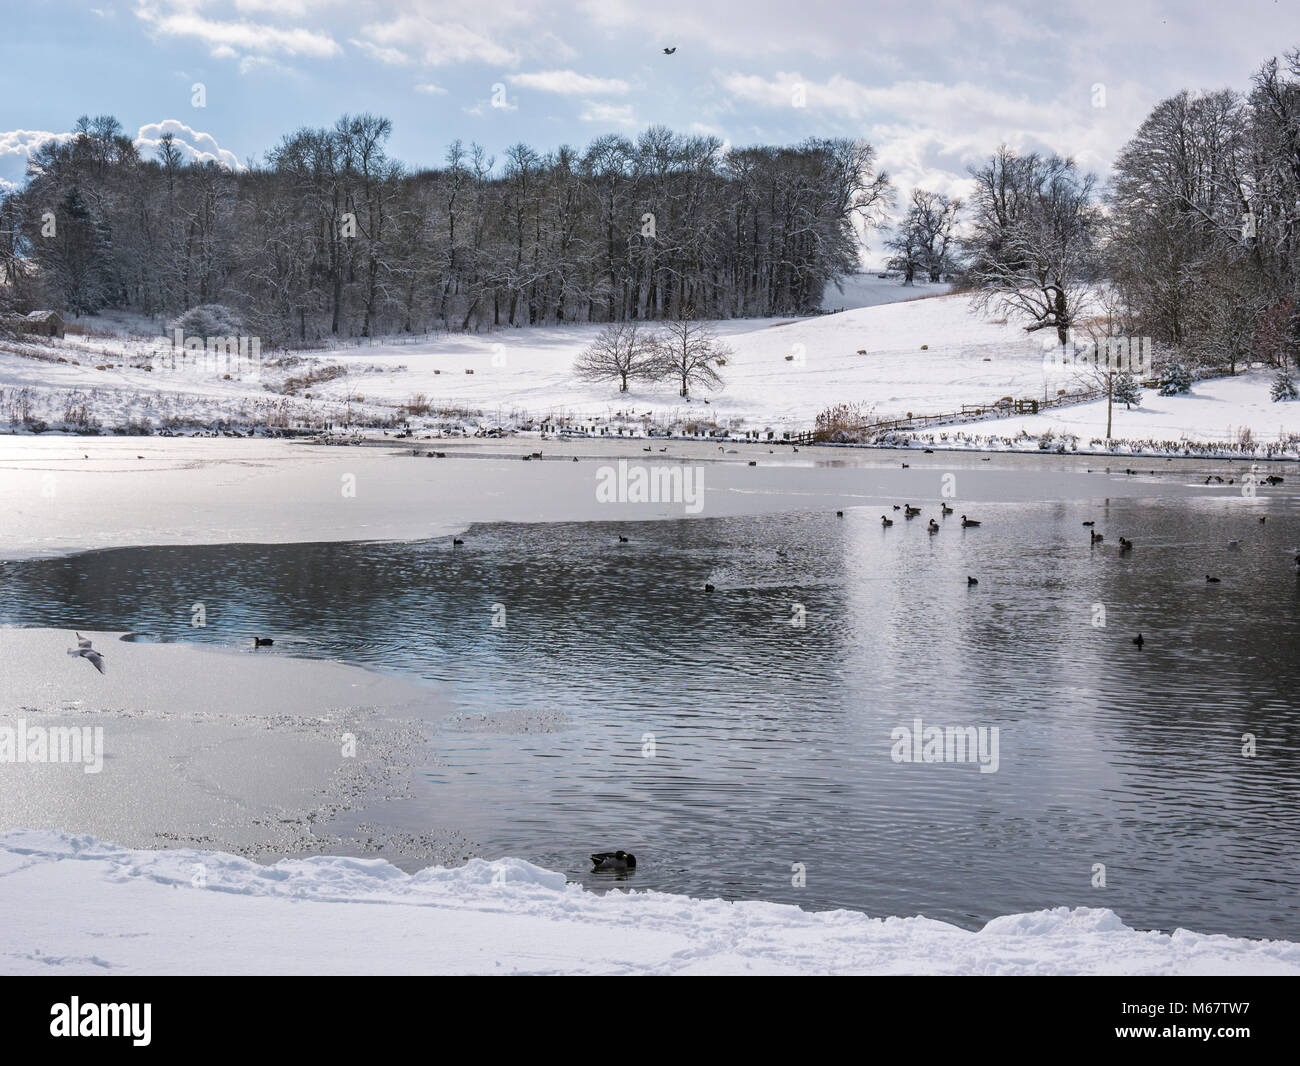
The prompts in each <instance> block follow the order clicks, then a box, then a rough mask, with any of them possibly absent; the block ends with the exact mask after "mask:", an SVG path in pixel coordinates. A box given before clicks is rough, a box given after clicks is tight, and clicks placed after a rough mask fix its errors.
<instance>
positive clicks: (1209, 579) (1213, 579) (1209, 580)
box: [1205, 574, 1222, 585]
mask: <svg viewBox="0 0 1300 1066" xmlns="http://www.w3.org/2000/svg"><path fill="white" fill-rule="evenodd" d="M1221 580H1222V578H1217V577H1210V575H1209V574H1206V575H1205V583H1206V584H1207V585H1217V584H1219V582H1220V581H1221Z"/></svg>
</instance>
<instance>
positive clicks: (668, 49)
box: [664, 45, 677, 56]
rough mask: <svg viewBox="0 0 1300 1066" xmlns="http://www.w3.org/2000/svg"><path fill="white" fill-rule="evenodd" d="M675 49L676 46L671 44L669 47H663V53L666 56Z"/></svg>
mask: <svg viewBox="0 0 1300 1066" xmlns="http://www.w3.org/2000/svg"><path fill="white" fill-rule="evenodd" d="M675 51H677V46H676V45H673V46H672V47H671V48H665V49H664V55H666V56H670V55H672V54H673V53H674V52H675Z"/></svg>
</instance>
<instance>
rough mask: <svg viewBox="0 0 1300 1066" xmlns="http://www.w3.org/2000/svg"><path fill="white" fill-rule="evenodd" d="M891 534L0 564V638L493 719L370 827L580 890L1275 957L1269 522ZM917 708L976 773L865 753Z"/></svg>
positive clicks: (244, 549)
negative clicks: (410, 833)
mask: <svg viewBox="0 0 1300 1066" xmlns="http://www.w3.org/2000/svg"><path fill="white" fill-rule="evenodd" d="M961 509H962V508H959V510H961ZM924 511H925V513H924V516H923V517H921V518H918V519H916V520H914V521H912V522H906V521H904V520H903V518H902V516H901V514H896V513H894V512H893V511H892V510H891V511H889V512H888V513H889V515H890V517H891V518H894V519H896V522H895V525H894V526H893V527H892V528H890V529H884V528H882V527H881V524H880V509H879V507H868V508H865V509H849V510H847V511H846V513H845V517H844V518H843V519H837V518H836V517H835V515H834V513H833V512H827V513H815V514H813V513H791V514H778V515H766V516H762V517H749V518H745V517H734V518H700V519H692V520H681V521H662V522H643V523H619V524H613V523H600V522H588V523H572V524H551V525H493V526H476V527H474V528H472V529H471V530H469V531H468V532H467V533H466V534H464V540H465V544H464V545H463V546H460V547H453V546H452V545H451V543H450V541H447V540H439V541H436V542H425V543H415V544H387V543H382V544H381V543H367V544H311V545H292V546H271V547H264V546H233V547H231V546H227V547H207V548H192V547H191V548H165V549H161V548H153V549H150V548H136V549H123V550H115V551H109V552H96V553H90V554H84V555H78V556H74V557H70V558H66V559H55V560H34V561H28V562H22V563H10V564H8V565H7V566H5V567H4V568H3V570H2V571H0V623H4V624H10V625H48V626H61V627H65V628H72V627H73V626H80V627H81V628H85V629H122V630H126V629H131V630H140V631H143V632H148V633H153V634H160V635H174V636H176V637H177V638H178V639H184V640H194V641H221V642H230V643H236V644H249V645H251V636H252V634H254V633H260V634H272V635H273V636H274V637H275V638H276V647H275V652H274V653H275V654H285V653H289V654H302V655H312V656H328V657H332V658H339V659H344V660H347V661H349V662H355V663H361V664H367V665H371V666H374V667H378V668H382V669H385V670H391V671H396V672H400V673H404V674H408V675H410V674H413V675H416V676H418V677H420V678H423V679H426V680H427V681H429V682H431V683H436V684H438V685H439V686H440V687H442V688H443V689H444V690H445V691H447V692H448V693H450V695H451V698H452V702H453V703H454V704H455V705H456V706H457V708H458V709H459V710H461V711H465V712H471V713H477V712H494V713H497V712H502V711H505V712H508V713H507V714H506V715H505V716H503V717H502V718H500V719H497V720H496V721H498V722H500V723H503V724H502V725H501V727H500V728H495V727H493V725H492V724H491V722H490V721H489V722H487V723H479V724H478V725H476V726H475V727H467V725H466V723H465V722H464V721H463V720H460V721H459V722H458V724H456V725H454V726H445V727H439V728H438V729H437V730H436V731H435V734H434V751H435V755H434V757H433V759H432V764H431V765H429V766H426V767H422V768H421V770H420V773H419V775H418V780H417V785H416V791H417V794H416V797H415V799H414V801H413V802H412V803H411V804H408V805H407V806H406V807H405V808H404V809H403V812H402V814H401V817H402V818H404V819H406V820H407V821H409V822H410V823H411V825H412V828H418V827H419V824H420V823H421V822H424V823H426V824H437V825H449V826H453V827H455V828H458V829H461V830H463V831H465V832H466V833H467V834H468V835H470V836H471V837H473V838H474V839H475V840H477V841H479V842H480V843H481V844H482V845H483V846H484V848H485V849H486V851H487V852H488V853H489V854H494V853H496V854H503V853H508V854H512V855H518V856H521V857H524V858H528V859H530V860H533V861H535V862H537V863H539V864H541V865H544V866H549V867H552V868H558V869H564V870H568V871H569V872H570V873H571V874H572V875H573V876H575V877H576V876H582V877H584V879H588V881H589V883H600V882H596V881H591V880H590V875H588V874H587V873H586V869H585V865H584V864H585V855H586V853H587V852H588V851H590V850H597V849H607V848H608V849H613V848H620V847H621V848H625V849H627V850H630V851H634V852H635V853H636V854H637V856H638V858H639V860H640V863H639V868H638V870H637V871H636V874H635V875H634V877H633V878H632V879H631V880H630V882H628V883H630V884H633V885H635V886H636V887H642V888H645V887H652V888H659V889H664V890H669V891H678V892H690V893H695V894H704V895H724V896H728V897H735V898H739V897H757V898H764V899H773V900H781V901H788V902H794V903H799V904H802V905H804V906H807V907H832V906H848V907H854V908H859V909H863V910H866V911H868V912H869V913H871V914H874V915H889V914H897V915H911V914H917V913H921V914H925V915H928V916H930V917H935V918H941V919H945V920H949V921H955V922H958V923H960V924H963V925H966V926H975V925H978V924H979V923H981V922H983V921H986V920H987V919H989V918H991V917H993V916H995V915H998V914H1005V913H1010V912H1018V911H1026V910H1034V909H1038V908H1042V907H1047V906H1056V905H1062V904H1064V905H1069V906H1078V905H1088V906H1107V907H1111V908H1112V909H1114V910H1116V911H1117V912H1118V913H1119V914H1120V915H1121V916H1123V917H1124V919H1125V920H1126V921H1128V922H1129V923H1130V924H1135V925H1139V926H1147V927H1161V928H1167V929H1171V928H1174V927H1175V926H1180V925H1181V926H1185V927H1188V928H1193V929H1197V930H1201V931H1206V932H1227V933H1233V934H1236V935H1247V936H1282V937H1287V938H1291V939H1300V909H1298V908H1297V903H1296V890H1297V887H1298V886H1300V577H1298V576H1297V567H1296V566H1295V563H1294V555H1295V548H1296V545H1297V543H1298V542H1300V532H1298V531H1297V523H1296V521H1295V513H1296V508H1295V499H1294V497H1290V496H1276V497H1274V498H1272V499H1270V500H1268V501H1263V500H1260V501H1253V502H1252V504H1251V506H1249V507H1247V506H1243V502H1242V501H1240V500H1235V499H1206V498H1200V497H1173V496H1170V497H1159V498H1131V499H1122V500H1112V501H1110V502H1109V503H1103V502H1088V501H1078V502H1057V503H1046V504H1044V503H1025V502H1017V503H1003V504H982V505H980V507H979V517H980V518H981V519H982V521H983V524H982V525H981V527H980V528H978V529H967V530H963V529H961V528H960V527H959V525H958V519H957V516H956V515H954V516H952V517H949V518H946V519H944V520H943V524H942V530H941V532H940V533H939V534H937V535H934V536H930V535H928V534H927V532H926V526H925V523H926V521H927V519H928V518H929V517H930V515H931V514H932V513H937V512H936V507H935V505H927V506H925V508H924ZM1260 514H1267V515H1269V516H1270V518H1271V520H1270V522H1269V523H1267V524H1260V523H1259V522H1258V520H1257V516H1258V515H1260ZM1088 519H1091V520H1095V521H1096V522H1097V527H1096V528H1097V529H1098V530H1101V531H1103V532H1104V533H1105V536H1106V540H1105V542H1104V543H1103V544H1100V545H1098V546H1096V547H1091V546H1090V545H1089V540H1088V531H1087V530H1086V529H1085V528H1084V527H1083V526H1082V524H1081V523H1082V522H1083V521H1084V520H1088ZM620 534H621V535H623V536H626V537H628V538H629V539H628V542H627V543H620V542H619V540H618V537H619V535H620ZM1120 535H1124V536H1127V537H1129V538H1131V539H1132V540H1134V542H1135V543H1136V545H1137V546H1136V548H1135V549H1134V550H1133V551H1132V552H1131V553H1129V554H1125V555H1121V554H1120V553H1119V552H1118V549H1117V546H1116V543H1115V542H1116V541H1117V539H1118V537H1119V536H1120ZM1232 540H1239V541H1240V542H1241V543H1240V547H1239V548H1237V549H1233V548H1230V547H1229V541H1232ZM1207 574H1212V575H1215V576H1219V577H1221V578H1222V582H1221V583H1218V584H1210V583H1207V582H1206V580H1205V578H1206V575H1207ZM968 575H972V576H975V577H976V578H978V581H979V584H978V585H977V586H969V585H968V584H967V576H968ZM706 583H710V584H713V585H714V586H715V590H714V591H713V592H705V591H704V585H705V584H706ZM196 601H202V602H203V603H204V604H205V605H206V608H207V621H208V628H206V629H192V628H190V627H189V624H188V623H189V607H190V605H191V604H192V603H194V602H196ZM495 604H499V605H503V606H504V609H505V623H506V624H505V625H504V626H503V627H494V626H493V625H492V621H493V617H494V605H495ZM795 605H801V606H802V607H803V609H804V611H805V612H806V624H805V625H804V626H802V627H800V626H796V625H792V624H791V619H792V618H793V617H794V615H795V610H796V607H795ZM1103 612H1104V618H1103V616H1102V613H1103ZM498 617H499V611H498ZM1101 621H1104V625H1097V624H1095V623H1097V622H1101ZM1138 632H1142V633H1143V634H1144V636H1145V638H1146V644H1145V647H1144V648H1142V649H1138V648H1136V647H1135V646H1134V645H1133V644H1132V642H1131V638H1132V637H1133V635H1134V634H1136V633H1138ZM251 653H252V651H251V648H250V654H251ZM259 654H266V652H262V653H259ZM918 717H919V718H921V719H922V721H923V722H924V723H925V724H926V725H941V726H967V725H971V726H977V727H978V726H989V727H992V726H996V727H997V728H998V730H999V756H1000V764H999V767H998V770H997V772H996V773H980V772H979V769H978V767H977V766H975V765H954V764H914V765H901V764H898V763H896V762H894V761H893V760H892V759H891V747H892V741H891V735H890V734H891V730H893V729H894V728H895V727H897V726H900V725H906V726H910V725H911V724H912V723H913V721H914V720H915V719H916V718H918ZM1246 733H1251V734H1254V736H1255V737H1256V738H1257V740H1256V743H1257V750H1258V755H1257V757H1256V758H1253V759H1251V758H1246V757H1243V755H1242V744H1243V740H1242V737H1243V734H1246ZM647 734H652V735H653V757H649V758H648V757H646V753H647V751H648V745H649V743H650V741H651V738H650V737H649V736H647ZM794 863H802V864H804V868H805V870H806V878H807V884H806V886H805V887H802V888H795V887H793V886H792V884H791V876H792V873H791V870H792V864H794ZM1099 863H1100V864H1104V866H1105V878H1106V887H1105V888H1104V889H1102V888H1093V887H1092V886H1091V882H1092V879H1093V877H1094V867H1095V864H1099Z"/></svg>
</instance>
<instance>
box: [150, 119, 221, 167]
mask: <svg viewBox="0 0 1300 1066" xmlns="http://www.w3.org/2000/svg"><path fill="white" fill-rule="evenodd" d="M164 133H170V134H171V135H172V137H173V138H174V140H173V143H174V144H175V145H176V147H177V148H179V149H180V151H181V154H182V155H183V156H184V158H185V160H186V161H187V162H190V161H196V162H200V163H204V162H207V161H208V160H212V161H214V162H217V163H220V164H221V165H222V166H225V167H228V168H230V169H231V170H243V169H244V168H243V166H242V165H241V164H240V162H239V157H238V156H237V155H235V153H234V152H231V151H227V150H226V149H225V148H222V147H221V146H220V145H219V144H217V140H216V138H215V137H213V136H212V134H210V133H202V132H200V131H199V130H196V129H192V128H191V127H189V126H187V125H185V123H183V122H181V121H180V120H179V119H174V118H167V119H163V121H161V122H150V123H147V124H146V125H144V126H141V127H140V131H139V132H138V133H137V134H136V135H135V147H136V149H137V150H138V151H139V152H140V154H141V155H142V156H145V157H150V158H154V157H156V153H157V149H158V145H159V144H160V143H161V140H162V135H163V134H164Z"/></svg>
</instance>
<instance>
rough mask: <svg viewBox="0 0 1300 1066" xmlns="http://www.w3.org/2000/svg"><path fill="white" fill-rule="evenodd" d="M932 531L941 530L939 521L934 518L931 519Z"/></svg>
mask: <svg viewBox="0 0 1300 1066" xmlns="http://www.w3.org/2000/svg"><path fill="white" fill-rule="evenodd" d="M930 532H931V533H932V534H933V533H938V532H939V523H938V522H936V521H935V520H934V519H933V518H931V519H930Z"/></svg>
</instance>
